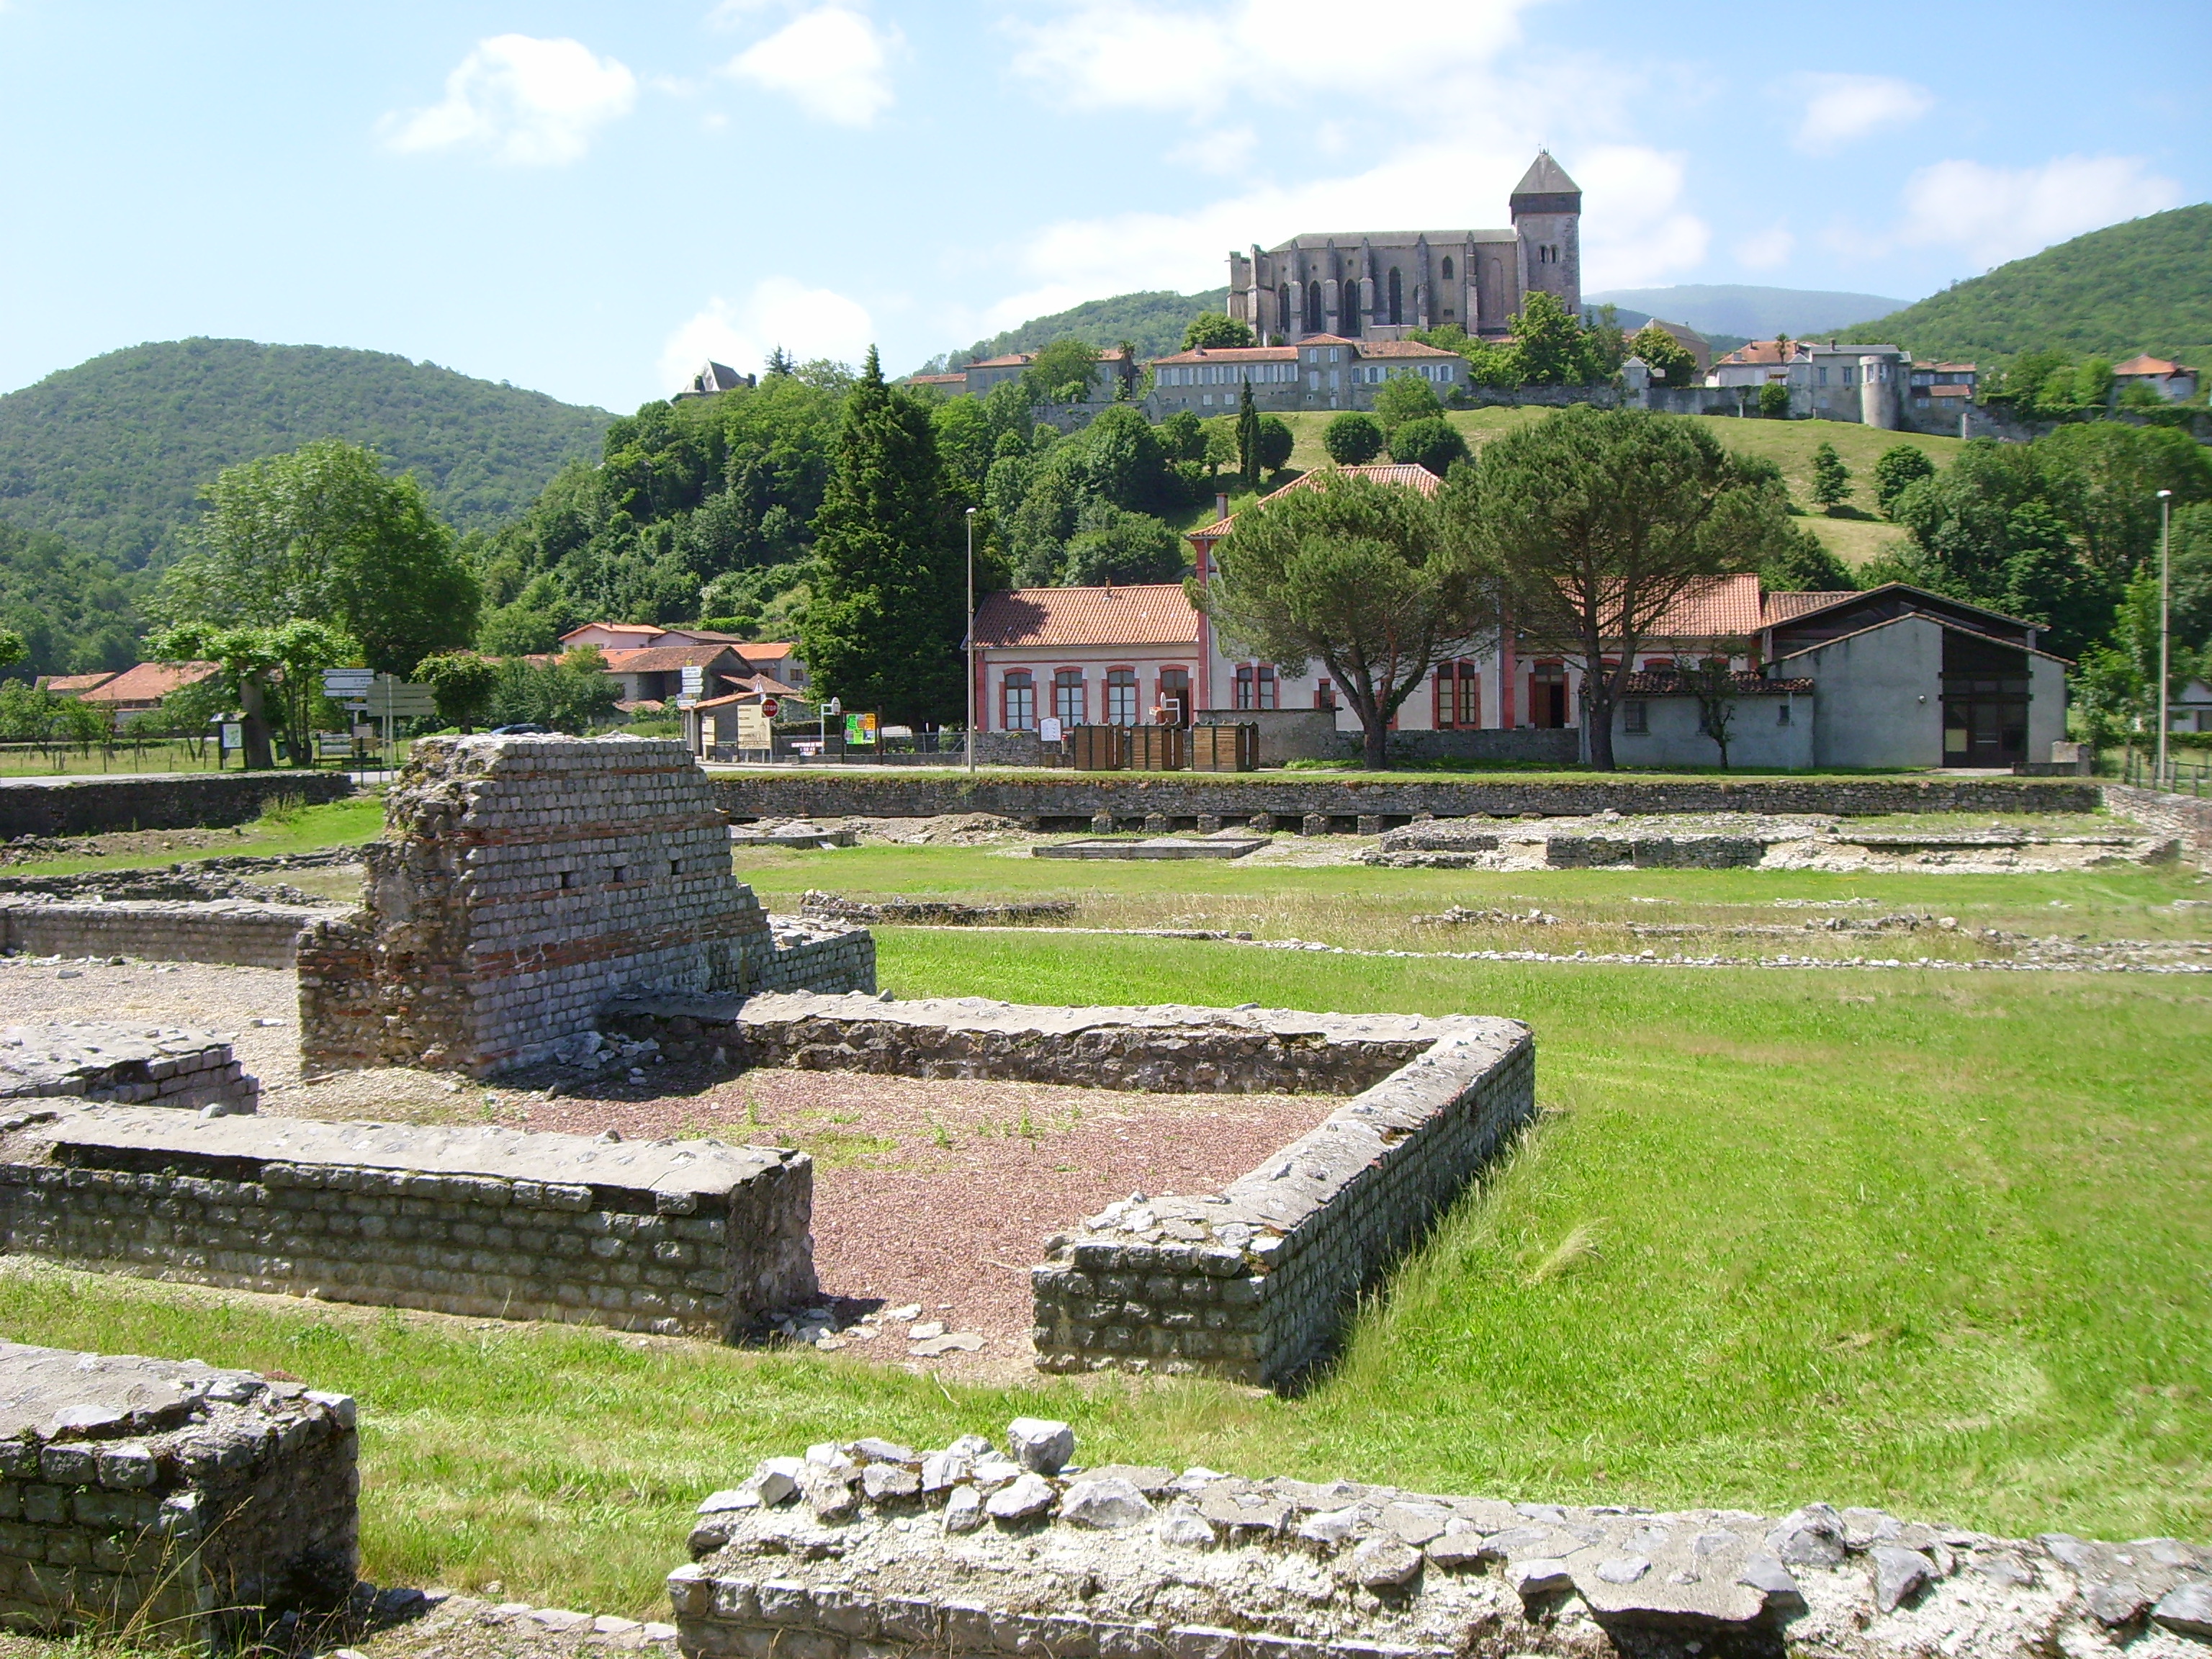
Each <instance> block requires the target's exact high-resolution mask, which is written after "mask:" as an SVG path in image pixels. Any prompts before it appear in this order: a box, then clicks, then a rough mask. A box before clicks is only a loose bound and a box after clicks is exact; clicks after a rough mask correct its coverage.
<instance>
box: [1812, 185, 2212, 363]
mask: <svg viewBox="0 0 2212 1659" xmlns="http://www.w3.org/2000/svg"><path fill="white" fill-rule="evenodd" d="M1843 337H1844V338H1845V339H1848V340H1863V341H1876V340H1886V341H1893V342H1895V343H1897V344H1899V345H1901V346H1904V347H1905V348H1906V349H1908V350H1910V351H1911V352H1912V353H1913V354H1914V355H1915V356H1920V357H1927V356H1959V357H1971V358H1977V359H1979V360H1982V361H1984V362H1987V361H1988V360H1990V359H1991V358H1999V359H2002V358H2006V357H2012V356H2018V355H2019V354H2020V353H2021V352H2023V351H2038V350H2045V349H2063V350H2068V351H2073V352H2077V353H2081V354H2084V355H2087V356H2099V357H2114V358H2118V357H2130V356H2134V355H2135V354H2136V352H2138V351H2148V352H2152V353H2154V354H2156V355H2157V356H2164V357H2172V356H2179V357H2181V358H2182V359H2183V360H2184V361H2195V360H2197V358H2199V357H2202V356H2203V355H2204V354H2205V351H2206V349H2207V348H2208V346H2212V204H2204V203H2200V204H2197V206H2195V207H2185V208H2176V209H2174V210H2173V211H2172V212H2171V213H2154V214H2153V215H2151V216H2149V217H2148V218H2147V219H2131V220H2130V221H2129V222H2127V223H2125V224H2122V225H2112V226H2111V227H2109V228H2106V229H2104V230H2093V231H2091V232H2090V233H2089V234H2087V235H2086V236H2076V237H2075V239H2074V240H2072V241H2070V242H2061V243H2059V244H2058V245H2057V246H2056V247H2047V248H2045V249H2044V250H2043V252H2040V253H2037V254H2033V255H2031V256H2030V257H2029V258H2025V259H2015V260H2014V261H2013V262H2012V263H2011V264H2008V265H1999V266H1998V267H1997V268H1996V270H1993V271H1991V272H1990V274H1989V275H1988V276H1976V277H1974V278H1972V280H1971V281H1968V282H1964V283H1956V284H1954V286H1952V287H1950V288H1948V289H1944V290H1943V292H1942V293H1941V294H1937V295H1931V296H1929V298H1928V299H1925V300H1923V301H1920V302H1919V303H1918V304H1917V305H1910V306H1907V307H1905V309H1904V310H1902V311H1895V312H1892V313H1890V314H1889V315H1888V316H1887V317H1880V318H1876V319H1874V320H1873V321H1871V322H1866V323H1859V324H1856V325H1853V326H1852V327H1850V328H1849V329H1846V330H1844V334H1843Z"/></svg>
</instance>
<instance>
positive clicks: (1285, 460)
mask: <svg viewBox="0 0 2212 1659" xmlns="http://www.w3.org/2000/svg"><path fill="white" fill-rule="evenodd" d="M1295 448H1297V435H1296V434H1294V433H1293V432H1291V423H1290V422H1288V421H1286V420H1285V419H1283V417H1282V416H1279V415H1262V416H1261V417H1260V465H1261V466H1263V467H1265V468H1267V471H1268V472H1269V473H1271V474H1273V473H1277V472H1280V471H1282V470H1283V469H1284V468H1285V467H1286V466H1288V465H1290V464H1291V451H1292V450H1293V449H1295Z"/></svg>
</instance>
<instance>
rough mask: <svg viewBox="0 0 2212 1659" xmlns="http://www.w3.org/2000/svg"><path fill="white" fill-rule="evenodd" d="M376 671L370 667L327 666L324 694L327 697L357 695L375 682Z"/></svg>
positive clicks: (324, 677)
mask: <svg viewBox="0 0 2212 1659" xmlns="http://www.w3.org/2000/svg"><path fill="white" fill-rule="evenodd" d="M375 679H376V671H375V670H374V669H370V668H325V670H323V695H324V696H326V697H357V696H361V694H362V692H364V691H366V690H368V688H369V687H370V685H371V684H374V682H375Z"/></svg>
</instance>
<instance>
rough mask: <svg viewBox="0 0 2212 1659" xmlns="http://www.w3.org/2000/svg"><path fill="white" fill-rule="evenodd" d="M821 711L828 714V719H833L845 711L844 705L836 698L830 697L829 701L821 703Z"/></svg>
mask: <svg viewBox="0 0 2212 1659" xmlns="http://www.w3.org/2000/svg"><path fill="white" fill-rule="evenodd" d="M822 712H823V714H827V715H828V716H829V718H830V719H832V720H835V719H836V718H837V716H838V715H840V714H843V713H844V712H845V705H844V703H843V702H841V701H839V700H838V699H837V698H836V697H832V698H830V699H829V702H825V703H823V705H822Z"/></svg>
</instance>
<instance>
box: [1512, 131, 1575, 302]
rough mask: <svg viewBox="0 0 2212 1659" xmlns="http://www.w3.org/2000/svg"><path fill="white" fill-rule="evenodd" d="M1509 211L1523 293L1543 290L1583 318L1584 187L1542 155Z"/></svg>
mask: <svg viewBox="0 0 2212 1659" xmlns="http://www.w3.org/2000/svg"><path fill="white" fill-rule="evenodd" d="M1510 206H1511V208H1512V210H1513V230H1514V234H1515V236H1516V239H1517V241H1518V244H1519V249H1520V261H1521V271H1520V277H1521V282H1520V287H1521V290H1522V293H1523V294H1526V293H1527V292H1528V290H1530V289H1542V290H1543V291H1544V292H1545V293H1547V294H1552V295H1557V296H1558V297H1559V302H1560V303H1561V304H1562V305H1564V306H1565V307H1566V308H1567V312H1568V314H1569V315H1571V316H1575V317H1579V316H1581V315H1582V308H1583V248H1582V216H1583V187H1582V186H1581V185H1578V184H1577V183H1576V182H1575V181H1574V180H1573V179H1570V178H1568V177H1567V170H1566V169H1565V167H1561V166H1560V165H1559V163H1558V162H1557V161H1553V159H1552V152H1551V151H1549V150H1547V149H1546V150H1539V151H1537V152H1536V159H1535V160H1534V161H1532V162H1531V163H1529V166H1528V172H1527V173H1523V174H1522V176H1521V182H1520V183H1519V184H1518V185H1515V186H1514V187H1513V195H1512V197H1511V201H1510ZM1515 309H1516V310H1518V309H1519V307H1518V306H1516V307H1515Z"/></svg>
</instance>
